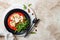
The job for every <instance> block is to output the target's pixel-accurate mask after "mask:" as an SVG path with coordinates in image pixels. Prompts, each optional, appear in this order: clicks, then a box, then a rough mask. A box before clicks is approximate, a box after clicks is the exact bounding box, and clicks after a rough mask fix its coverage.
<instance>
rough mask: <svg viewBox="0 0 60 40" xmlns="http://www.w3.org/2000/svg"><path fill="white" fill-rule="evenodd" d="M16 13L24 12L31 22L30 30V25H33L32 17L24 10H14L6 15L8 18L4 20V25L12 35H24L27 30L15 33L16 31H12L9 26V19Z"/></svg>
mask: <svg viewBox="0 0 60 40" xmlns="http://www.w3.org/2000/svg"><path fill="white" fill-rule="evenodd" d="M14 12H22V13H23V14H24V15H25V17H26V18H27V19H28V20H29V25H28V26H27V28H28V29H29V28H30V24H31V19H30V16H29V15H28V13H27V12H25V11H24V10H22V9H12V10H10V11H9V12H8V13H7V14H6V16H5V18H4V25H5V27H6V29H7V30H8V31H9V32H11V33H12V34H16V35H20V34H24V33H25V32H26V30H24V31H21V32H15V31H14V30H12V29H11V28H9V26H8V22H7V20H8V18H9V16H10V15H11V14H13V13H14Z"/></svg>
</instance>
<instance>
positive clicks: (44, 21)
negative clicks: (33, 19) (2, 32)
mask: <svg viewBox="0 0 60 40" xmlns="http://www.w3.org/2000/svg"><path fill="white" fill-rule="evenodd" d="M0 1H1V2H4V5H6V4H5V3H8V4H9V6H10V5H12V4H14V3H17V4H23V3H24V4H29V3H31V4H32V6H31V7H32V8H33V9H34V10H35V12H36V15H37V17H38V18H39V19H41V21H40V22H39V24H38V25H37V26H38V27H37V28H36V29H37V32H36V34H33V35H32V34H31V35H30V36H29V37H26V38H24V37H18V36H17V40H60V0H0ZM9 6H5V8H7V7H9ZM0 7H1V8H0V9H1V10H0V13H2V12H4V10H5V8H4V7H3V5H2V6H1V5H0ZM0 16H1V15H0ZM0 40H1V39H0Z"/></svg>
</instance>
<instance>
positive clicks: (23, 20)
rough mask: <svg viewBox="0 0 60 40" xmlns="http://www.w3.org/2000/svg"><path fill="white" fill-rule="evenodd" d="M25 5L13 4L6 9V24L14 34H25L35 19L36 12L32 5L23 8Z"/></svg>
mask: <svg viewBox="0 0 60 40" xmlns="http://www.w3.org/2000/svg"><path fill="white" fill-rule="evenodd" d="M23 7H24V6H23V5H17V4H15V5H12V6H11V7H10V8H8V9H6V11H5V15H4V26H5V27H6V29H7V30H8V31H9V32H11V33H13V34H23V33H25V31H26V29H27V28H30V25H32V21H33V20H34V19H35V15H32V14H33V13H34V12H33V10H32V9H31V8H30V7H27V9H23Z"/></svg>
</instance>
